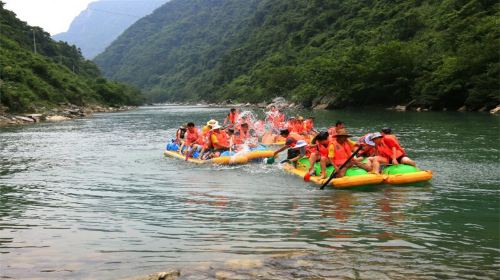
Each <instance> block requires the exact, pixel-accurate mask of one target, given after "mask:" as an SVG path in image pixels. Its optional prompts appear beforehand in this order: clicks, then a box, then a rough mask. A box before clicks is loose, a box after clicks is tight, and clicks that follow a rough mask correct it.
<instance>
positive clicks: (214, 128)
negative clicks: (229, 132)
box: [212, 123, 222, 130]
mask: <svg viewBox="0 0 500 280" xmlns="http://www.w3.org/2000/svg"><path fill="white" fill-rule="evenodd" d="M221 127H222V126H220V125H219V124H218V123H216V124H214V125H213V126H212V130H216V129H220V128H221Z"/></svg>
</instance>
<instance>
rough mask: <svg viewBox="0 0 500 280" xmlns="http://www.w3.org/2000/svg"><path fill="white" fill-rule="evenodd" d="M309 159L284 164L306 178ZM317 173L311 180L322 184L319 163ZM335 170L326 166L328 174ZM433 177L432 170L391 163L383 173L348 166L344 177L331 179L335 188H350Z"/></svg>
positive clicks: (402, 183)
mask: <svg viewBox="0 0 500 280" xmlns="http://www.w3.org/2000/svg"><path fill="white" fill-rule="evenodd" d="M309 166H310V165H309V159H305V158H304V159H301V160H299V162H298V163H297V166H293V165H292V164H288V163H287V164H284V165H283V168H284V169H285V170H286V171H287V172H290V173H293V174H295V175H298V176H300V177H301V178H304V177H305V176H306V174H307V172H308V170H309ZM314 167H315V174H316V176H311V177H310V181H311V182H313V183H315V184H318V185H322V184H323V183H324V182H326V180H327V179H321V178H320V177H319V176H318V175H319V174H320V172H321V168H320V166H319V163H315V165H314ZM333 171H334V168H333V166H329V167H327V168H326V176H327V178H328V177H330V175H331V174H332V172H333ZM430 179H432V171H430V170H420V169H418V168H416V167H414V166H411V165H406V164H398V165H390V166H387V167H385V168H384V169H383V171H382V174H372V173H368V172H366V171H365V170H363V169H361V168H359V167H351V168H348V169H347V171H346V174H345V176H344V177H342V178H334V179H332V180H331V181H330V185H331V186H332V187H333V188H350V187H358V186H369V185H377V184H391V185H404V184H413V183H419V182H426V181H429V180H430Z"/></svg>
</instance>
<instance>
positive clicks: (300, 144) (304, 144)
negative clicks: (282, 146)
mask: <svg viewBox="0 0 500 280" xmlns="http://www.w3.org/2000/svg"><path fill="white" fill-rule="evenodd" d="M304 146H307V142H306V141H304V140H299V141H297V142H295V145H293V147H294V148H302V147H304Z"/></svg>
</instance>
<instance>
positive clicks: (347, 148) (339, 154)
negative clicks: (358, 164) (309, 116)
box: [333, 141, 352, 166]
mask: <svg viewBox="0 0 500 280" xmlns="http://www.w3.org/2000/svg"><path fill="white" fill-rule="evenodd" d="M333 144H334V148H335V155H334V156H333V163H334V164H335V165H337V166H340V165H342V164H344V162H346V160H347V159H348V158H349V157H350V156H351V154H352V149H351V145H349V142H347V141H346V142H345V143H344V144H340V143H338V142H337V141H334V142H333Z"/></svg>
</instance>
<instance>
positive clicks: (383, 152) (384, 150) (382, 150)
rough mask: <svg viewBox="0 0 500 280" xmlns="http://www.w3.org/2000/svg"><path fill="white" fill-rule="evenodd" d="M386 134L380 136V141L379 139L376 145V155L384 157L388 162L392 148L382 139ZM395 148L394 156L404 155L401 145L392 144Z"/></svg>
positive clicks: (390, 158)
mask: <svg viewBox="0 0 500 280" xmlns="http://www.w3.org/2000/svg"><path fill="white" fill-rule="evenodd" d="M385 137H386V136H384V137H383V138H382V141H380V144H379V145H377V146H376V150H377V155H378V156H381V157H384V158H386V159H387V160H388V161H389V163H390V162H391V160H392V148H393V147H390V146H389V145H387V143H386V141H384V139H385ZM394 147H395V148H396V158H400V157H401V156H404V155H405V153H404V151H403V150H402V149H401V147H398V145H395V146H394Z"/></svg>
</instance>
